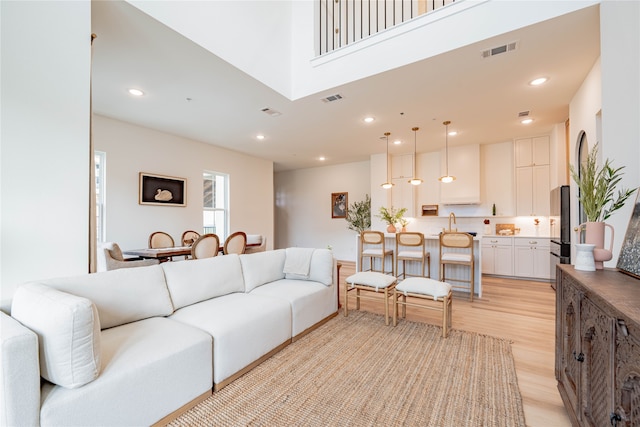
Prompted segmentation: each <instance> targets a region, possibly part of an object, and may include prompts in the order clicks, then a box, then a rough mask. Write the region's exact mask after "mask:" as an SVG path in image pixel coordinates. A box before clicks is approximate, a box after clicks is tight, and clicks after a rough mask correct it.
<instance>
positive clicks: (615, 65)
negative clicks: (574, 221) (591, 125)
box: [600, 1, 640, 267]
mask: <svg viewBox="0 0 640 427" xmlns="http://www.w3.org/2000/svg"><path fill="white" fill-rule="evenodd" d="M639 22H640V3H639V2H637V1H603V2H602V4H601V5H600V46H601V51H602V158H603V159H607V158H609V159H611V161H612V162H613V165H614V166H615V167H620V166H625V168H624V170H623V172H624V176H623V178H622V181H621V185H622V186H623V187H626V188H634V187H639V186H640V167H639V165H640V120H638V118H640V77H639V76H640V26H639V25H638V23H639ZM635 198H636V197H635V195H634V196H633V197H632V198H631V199H630V200H629V201H628V202H627V203H626V204H625V206H624V207H623V208H622V209H620V210H619V211H617V212H615V213H614V214H613V215H612V216H611V218H609V219H607V221H606V222H607V223H608V224H611V225H612V226H613V228H614V229H615V233H616V235H615V239H614V245H613V259H612V260H611V261H610V262H608V263H605V266H606V267H615V266H616V264H617V262H618V256H619V255H620V250H621V248H622V241H623V239H624V233H625V231H626V229H627V227H628V225H629V219H630V218H631V213H632V211H633V205H634V202H635Z"/></svg>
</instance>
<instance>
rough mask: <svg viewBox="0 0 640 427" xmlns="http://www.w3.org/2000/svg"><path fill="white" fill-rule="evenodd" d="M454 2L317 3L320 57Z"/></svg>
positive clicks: (329, 0)
mask: <svg viewBox="0 0 640 427" xmlns="http://www.w3.org/2000/svg"><path fill="white" fill-rule="evenodd" d="M453 2H455V0H318V4H319V7H320V9H319V14H318V16H319V17H320V22H319V24H320V25H319V30H320V32H319V38H320V40H319V42H320V43H319V54H320V55H323V54H325V53H328V52H332V51H334V50H336V49H338V48H340V47H343V46H347V45H349V44H351V43H355V42H357V41H358V40H362V39H364V38H366V37H369V36H371V35H374V34H376V33H378V32H380V31H383V30H386V29H387V28H391V27H393V26H394V25H398V24H400V23H402V22H405V21H408V20H410V19H413V18H415V17H416V16H419V15H422V14H424V13H428V12H431V11H433V10H435V9H438V8H440V7H442V6H445V5H447V4H449V3H453Z"/></svg>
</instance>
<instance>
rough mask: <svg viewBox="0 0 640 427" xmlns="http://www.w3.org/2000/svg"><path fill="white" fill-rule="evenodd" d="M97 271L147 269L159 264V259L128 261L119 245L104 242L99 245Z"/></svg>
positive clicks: (134, 259)
mask: <svg viewBox="0 0 640 427" xmlns="http://www.w3.org/2000/svg"><path fill="white" fill-rule="evenodd" d="M97 261H98V262H97V264H98V265H97V271H109V270H117V269H119V268H132V267H145V266H148V265H155V264H158V262H159V261H158V260H157V259H140V258H133V259H126V258H125V257H124V256H123V255H122V250H121V249H120V246H119V245H118V244H117V243H114V242H104V243H100V244H99V245H98V251H97Z"/></svg>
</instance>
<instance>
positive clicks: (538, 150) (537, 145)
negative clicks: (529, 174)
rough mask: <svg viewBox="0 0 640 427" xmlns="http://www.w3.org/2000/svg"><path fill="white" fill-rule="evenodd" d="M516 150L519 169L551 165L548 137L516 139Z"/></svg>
mask: <svg viewBox="0 0 640 427" xmlns="http://www.w3.org/2000/svg"><path fill="white" fill-rule="evenodd" d="M514 150H515V156H516V167H517V168H521V167H526V166H536V165H548V164H549V137H548V136H538V137H535V138H523V139H516V142H515V148H514Z"/></svg>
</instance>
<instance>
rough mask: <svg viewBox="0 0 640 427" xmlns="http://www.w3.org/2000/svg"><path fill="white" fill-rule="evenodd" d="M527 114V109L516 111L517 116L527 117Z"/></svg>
mask: <svg viewBox="0 0 640 427" xmlns="http://www.w3.org/2000/svg"><path fill="white" fill-rule="evenodd" d="M528 115H529V112H528V111H520V112H519V113H518V117H527V116H528Z"/></svg>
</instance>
